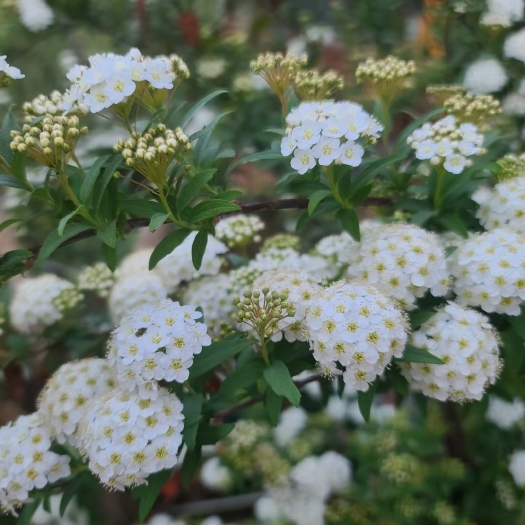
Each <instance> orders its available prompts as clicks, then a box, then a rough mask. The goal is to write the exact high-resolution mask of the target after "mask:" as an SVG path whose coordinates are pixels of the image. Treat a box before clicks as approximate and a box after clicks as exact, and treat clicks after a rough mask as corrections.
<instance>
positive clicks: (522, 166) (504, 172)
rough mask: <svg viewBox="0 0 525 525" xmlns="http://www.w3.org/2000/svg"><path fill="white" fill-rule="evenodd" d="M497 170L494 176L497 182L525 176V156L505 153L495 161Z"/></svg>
mask: <svg viewBox="0 0 525 525" xmlns="http://www.w3.org/2000/svg"><path fill="white" fill-rule="evenodd" d="M497 164H498V166H499V170H498V171H497V172H496V177H497V179H498V181H499V182H501V181H504V180H510V179H515V178H517V177H523V176H525V156H524V155H520V156H519V157H517V156H516V155H505V157H503V158H502V159H500V160H498V162H497Z"/></svg>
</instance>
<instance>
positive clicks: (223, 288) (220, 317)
mask: <svg viewBox="0 0 525 525" xmlns="http://www.w3.org/2000/svg"><path fill="white" fill-rule="evenodd" d="M230 289H231V278H230V276H229V275H226V274H223V273H220V274H218V275H212V276H210V277H201V278H200V279H196V280H195V281H192V282H190V284H189V285H188V286H187V287H186V289H185V290H184V292H183V294H182V302H183V303H184V304H194V305H196V306H200V307H201V308H202V310H203V312H204V321H205V322H206V326H207V327H208V333H209V334H210V335H211V336H213V337H218V336H219V334H220V331H221V323H230V324H231V322H232V315H233V314H234V311H235V306H234V304H233V301H232V299H233V295H232V294H231V292H230Z"/></svg>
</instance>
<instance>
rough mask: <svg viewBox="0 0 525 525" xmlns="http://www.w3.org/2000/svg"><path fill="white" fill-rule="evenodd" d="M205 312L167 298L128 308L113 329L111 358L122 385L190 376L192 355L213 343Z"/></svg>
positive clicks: (129, 388) (129, 387) (127, 385)
mask: <svg viewBox="0 0 525 525" xmlns="http://www.w3.org/2000/svg"><path fill="white" fill-rule="evenodd" d="M200 317H202V314H201V313H200V312H198V311H196V310H195V309H194V308H193V307H192V306H181V305H180V304H179V303H178V302H173V301H171V300H170V299H166V300H164V301H161V302H159V303H157V304H143V305H142V306H139V307H138V308H136V309H134V310H132V311H131V312H129V315H128V316H127V317H124V318H123V319H122V320H121V322H120V325H119V327H118V328H117V329H116V330H115V331H114V332H113V334H112V339H111V343H110V351H109V354H108V360H109V362H110V364H111V365H112V366H116V371H117V376H118V380H119V385H120V386H121V387H122V388H125V389H128V390H133V389H135V388H136V387H139V388H140V387H142V386H145V385H152V391H153V392H154V391H156V389H157V386H156V383H155V382H156V381H161V380H162V379H164V380H165V381H168V382H171V381H177V382H179V383H183V382H184V381H186V380H187V379H188V376H189V368H190V366H191V365H192V363H193V356H194V355H195V354H199V353H200V352H201V350H202V347H203V346H207V345H209V344H210V343H211V339H210V336H209V335H207V333H206V330H207V327H206V325H205V324H203V323H199V322H196V320H197V319H199V318H200ZM153 395H154V394H153Z"/></svg>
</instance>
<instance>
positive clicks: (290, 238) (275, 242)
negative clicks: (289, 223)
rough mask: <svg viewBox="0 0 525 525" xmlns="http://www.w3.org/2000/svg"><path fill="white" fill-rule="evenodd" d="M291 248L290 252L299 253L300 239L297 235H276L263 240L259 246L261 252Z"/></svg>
mask: <svg viewBox="0 0 525 525" xmlns="http://www.w3.org/2000/svg"><path fill="white" fill-rule="evenodd" d="M286 248H292V250H295V251H297V252H298V251H299V250H300V249H301V239H300V238H299V237H298V236H297V235H292V234H290V233H278V234H276V235H272V236H271V237H268V238H267V239H265V241H264V243H263V245H262V246H261V252H265V251H268V250H274V249H275V250H285V249H286Z"/></svg>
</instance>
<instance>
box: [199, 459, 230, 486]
mask: <svg viewBox="0 0 525 525" xmlns="http://www.w3.org/2000/svg"><path fill="white" fill-rule="evenodd" d="M200 478H201V482H202V484H203V485H204V486H205V487H206V488H208V489H210V490H216V491H218V492H222V491H225V490H227V489H228V487H229V486H230V484H231V482H232V475H231V471H230V469H229V468H228V467H225V466H224V465H223V464H221V460H220V458H218V457H213V458H210V459H208V460H207V461H205V462H204V463H203V465H202V467H201V473H200Z"/></svg>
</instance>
